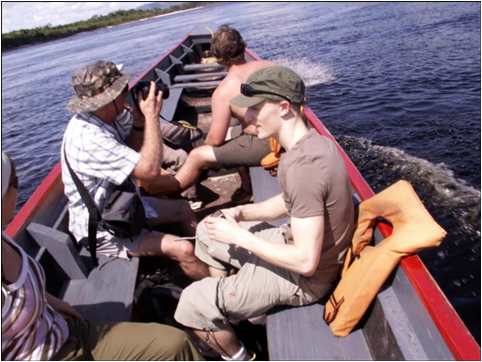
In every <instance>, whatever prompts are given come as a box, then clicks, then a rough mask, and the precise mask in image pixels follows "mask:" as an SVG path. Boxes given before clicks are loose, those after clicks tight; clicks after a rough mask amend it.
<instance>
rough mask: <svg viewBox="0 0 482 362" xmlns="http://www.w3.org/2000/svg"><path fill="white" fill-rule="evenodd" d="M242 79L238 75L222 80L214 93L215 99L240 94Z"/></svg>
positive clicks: (228, 76) (230, 75) (227, 76)
mask: <svg viewBox="0 0 482 362" xmlns="http://www.w3.org/2000/svg"><path fill="white" fill-rule="evenodd" d="M240 85H241V79H240V78H239V77H238V76H237V75H236V74H229V73H228V75H226V77H225V78H224V79H223V80H222V82H221V83H220V84H219V86H218V87H217V88H216V90H215V91H214V93H213V97H223V98H224V97H228V96H231V95H236V94H238V93H239V87H240Z"/></svg>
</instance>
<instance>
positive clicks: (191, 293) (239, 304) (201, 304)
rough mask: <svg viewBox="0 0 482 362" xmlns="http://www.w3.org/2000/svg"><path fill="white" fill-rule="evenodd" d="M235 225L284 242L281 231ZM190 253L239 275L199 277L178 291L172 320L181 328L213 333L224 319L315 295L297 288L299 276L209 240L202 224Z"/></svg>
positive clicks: (309, 299) (298, 302) (308, 299)
mask: <svg viewBox="0 0 482 362" xmlns="http://www.w3.org/2000/svg"><path fill="white" fill-rule="evenodd" d="M240 225H241V226H242V227H244V228H246V229H249V230H250V231H251V232H253V233H254V234H256V235H257V236H258V237H260V238H262V239H264V240H266V241H269V242H272V243H285V242H286V241H285V238H284V233H283V229H282V228H277V227H273V226H271V225H269V224H266V223H259V222H258V223H240ZM195 254H196V256H197V257H198V258H199V259H201V260H202V261H204V262H206V263H207V264H208V265H210V266H212V267H214V268H217V269H220V270H227V269H228V268H230V267H231V266H233V267H235V268H239V271H238V272H237V273H236V274H234V275H231V276H227V277H208V278H204V279H202V280H200V281H198V282H195V283H193V284H191V285H190V286H188V287H187V288H186V289H184V291H183V293H182V295H181V298H180V300H179V304H178V307H177V310H176V313H175V316H174V317H175V319H176V320H177V321H178V322H179V323H181V324H183V325H185V326H187V327H191V328H194V329H199V330H212V331H216V330H220V329H224V328H225V326H226V325H227V324H228V323H229V321H239V320H246V319H248V318H251V317H257V316H260V315H262V314H264V313H265V312H267V311H268V310H269V309H271V308H272V307H274V306H277V305H292V306H299V305H304V304H309V303H312V302H315V301H316V300H317V299H318V297H319V296H314V295H312V294H310V293H308V292H305V291H303V290H302V289H301V288H300V287H299V280H300V275H299V274H296V273H293V272H290V271H288V270H286V269H283V268H279V267H276V266H273V265H271V264H269V263H267V262H265V261H264V260H262V259H260V258H258V257H256V256H255V255H253V254H251V253H249V252H247V251H246V250H245V249H242V248H237V247H234V246H232V245H227V244H224V243H220V242H217V241H214V240H211V239H210V238H209V237H208V235H207V232H206V228H205V226H204V223H203V222H201V223H200V224H199V226H198V229H197V235H196V248H195ZM328 287H329V286H327V288H328Z"/></svg>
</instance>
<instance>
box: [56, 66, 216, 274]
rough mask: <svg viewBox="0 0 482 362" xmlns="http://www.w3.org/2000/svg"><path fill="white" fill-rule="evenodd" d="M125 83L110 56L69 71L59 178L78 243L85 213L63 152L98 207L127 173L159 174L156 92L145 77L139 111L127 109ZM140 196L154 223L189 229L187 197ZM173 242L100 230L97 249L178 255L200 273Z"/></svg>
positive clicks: (187, 251) (182, 244)
mask: <svg viewBox="0 0 482 362" xmlns="http://www.w3.org/2000/svg"><path fill="white" fill-rule="evenodd" d="M128 81H129V76H128V75H126V74H122V73H121V71H120V69H119V68H118V67H117V66H116V65H115V64H114V63H112V62H109V61H97V62H95V63H93V64H89V65H87V66H85V67H82V68H81V69H79V70H78V71H76V72H75V73H74V74H73V76H72V87H73V89H74V91H75V95H74V96H73V97H72V98H71V99H70V101H69V103H68V109H69V110H70V111H71V112H73V113H74V116H73V117H72V119H71V120H70V122H69V124H68V126H67V129H66V130H65V134H64V138H63V142H62V151H61V161H62V180H63V182H64V192H65V194H66V196H67V198H68V200H69V229H70V231H71V232H72V233H73V235H74V236H75V238H76V239H77V240H78V241H80V242H81V243H84V241H86V240H87V238H88V220H89V213H88V209H87V207H86V205H85V204H84V202H83V201H82V198H81V196H80V194H79V192H78V190H77V188H76V186H75V184H74V182H73V180H72V178H71V175H70V172H69V170H68V167H67V165H66V163H65V157H64V156H65V155H66V157H67V158H68V161H69V163H70V166H71V168H72V169H73V171H74V172H75V173H76V175H77V176H78V178H79V179H80V181H81V182H82V183H83V184H84V186H85V187H86V189H87V191H88V192H89V193H90V195H91V196H92V198H93V199H94V201H95V203H96V204H97V206H98V207H99V209H100V210H102V209H103V207H104V206H103V205H104V203H105V201H106V199H107V197H108V195H110V193H111V192H112V189H113V188H114V185H121V184H122V183H123V182H124V181H125V180H126V179H127V178H129V177H134V178H136V179H138V180H141V181H146V182H150V181H152V180H155V179H156V178H157V177H160V175H161V170H160V164H161V160H162V159H163V155H164V151H165V149H166V148H165V146H164V145H163V142H162V137H161V136H162V135H161V131H160V122H159V114H160V110H161V107H162V93H161V92H159V94H157V95H156V94H155V92H156V91H155V84H154V82H151V85H150V90H149V95H148V96H147V97H146V98H145V99H143V98H142V96H141V95H139V99H140V100H139V109H140V112H139V111H135V110H132V109H131V108H130V106H129V105H128V103H127V102H126V100H125V98H126V96H127V94H128ZM141 199H142V201H143V204H144V207H145V210H146V214H147V217H149V218H154V219H155V221H157V222H159V223H171V222H180V221H181V222H183V226H184V228H185V231H186V233H192V232H193V227H194V225H195V218H194V215H193V213H192V211H191V210H190V208H189V205H188V203H187V202H185V201H181V200H169V199H159V198H153V197H142V198H141ZM176 239H177V237H175V236H173V235H167V234H162V233H159V232H155V231H148V230H142V231H141V233H140V234H139V235H138V236H136V237H135V238H134V240H133V242H131V240H130V239H122V238H118V237H114V236H113V235H111V234H110V233H109V232H108V231H105V230H102V229H100V228H99V230H98V232H97V254H99V255H108V256H116V257H121V258H126V257H128V256H143V255H165V256H167V257H170V258H173V259H175V260H178V261H179V263H180V266H181V268H182V269H183V270H184V272H185V273H186V274H187V275H188V276H190V277H192V278H201V277H202V276H204V275H206V273H207V269H206V266H205V265H204V264H203V263H201V262H200V261H199V260H198V259H197V258H195V257H194V255H193V245H192V244H191V243H190V242H189V241H185V240H181V241H179V240H176Z"/></svg>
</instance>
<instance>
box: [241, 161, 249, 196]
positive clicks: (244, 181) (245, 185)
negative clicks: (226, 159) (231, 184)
mask: <svg viewBox="0 0 482 362" xmlns="http://www.w3.org/2000/svg"><path fill="white" fill-rule="evenodd" d="M238 173H239V178H240V179H241V189H242V190H243V191H244V192H246V194H251V193H252V189H251V178H250V177H249V169H248V168H247V167H246V166H242V167H239V168H238Z"/></svg>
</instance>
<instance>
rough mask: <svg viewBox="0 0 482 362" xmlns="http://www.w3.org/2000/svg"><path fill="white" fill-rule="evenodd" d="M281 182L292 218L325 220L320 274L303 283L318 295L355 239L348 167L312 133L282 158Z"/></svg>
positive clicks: (329, 144) (329, 145)
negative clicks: (318, 288)
mask: <svg viewBox="0 0 482 362" xmlns="http://www.w3.org/2000/svg"><path fill="white" fill-rule="evenodd" d="M278 179H279V182H280V184H281V189H282V191H283V197H284V200H285V203H286V207H287V209H288V212H289V214H290V216H291V217H296V218H306V217H313V216H323V221H324V237H323V248H322V252H321V257H320V264H319V266H318V270H317V272H316V273H315V275H313V276H312V277H310V278H303V277H302V280H301V281H300V284H302V285H305V286H307V287H308V288H309V289H311V290H312V291H313V292H315V293H316V289H317V286H319V285H320V284H325V285H326V283H329V282H332V281H333V280H334V279H335V278H336V276H337V271H338V269H339V266H340V263H341V262H342V260H340V259H341V258H342V256H343V254H344V251H345V249H346V247H347V246H349V245H350V243H351V238H352V236H353V230H354V204H353V199H352V189H351V185H350V180H349V177H348V174H347V171H346V168H345V164H344V162H343V159H342V157H341V155H340V154H339V152H338V151H337V149H336V146H335V144H334V143H333V142H332V141H331V140H329V139H328V138H327V137H324V136H321V135H319V134H318V133H317V132H316V130H314V129H311V130H309V131H308V133H307V134H306V135H305V136H303V138H301V139H300V140H299V141H298V142H297V143H296V144H295V146H294V147H293V148H292V149H290V150H289V151H287V152H286V153H285V154H283V156H282V157H281V160H280V163H279V167H278ZM335 246H336V247H335Z"/></svg>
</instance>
